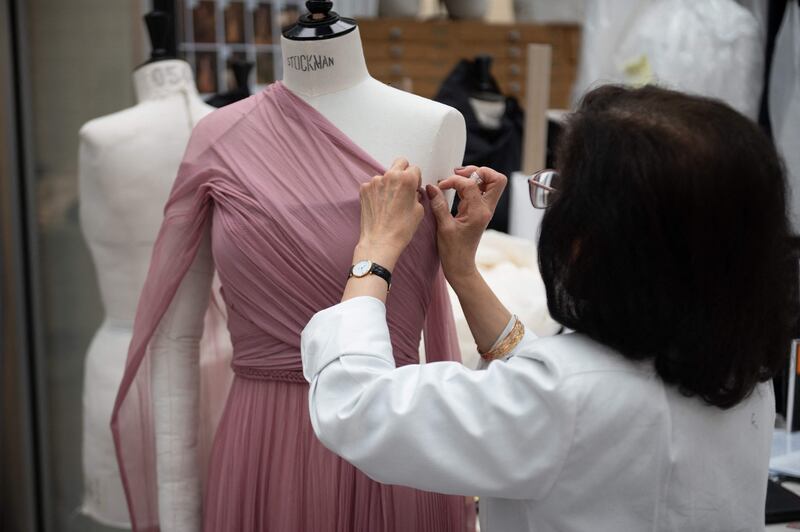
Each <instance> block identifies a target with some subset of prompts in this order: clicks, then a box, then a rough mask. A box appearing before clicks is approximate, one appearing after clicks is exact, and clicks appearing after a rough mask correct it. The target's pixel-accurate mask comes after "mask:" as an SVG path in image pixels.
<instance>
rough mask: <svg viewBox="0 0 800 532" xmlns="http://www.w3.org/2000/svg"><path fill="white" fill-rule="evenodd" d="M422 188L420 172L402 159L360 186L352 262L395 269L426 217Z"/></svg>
mask: <svg viewBox="0 0 800 532" xmlns="http://www.w3.org/2000/svg"><path fill="white" fill-rule="evenodd" d="M421 185H422V172H421V171H420V169H419V168H417V167H416V166H413V165H409V163H408V161H407V160H405V159H403V158H400V159H397V160H395V161H394V163H392V166H391V167H390V168H389V169H388V170H387V171H386V173H385V174H383V175H382V176H380V175H379V176H375V177H373V178H372V179H371V180H370V181H368V182H366V183H363V184H362V185H361V193H360V196H361V237H360V239H359V241H358V246H357V247H356V250H355V256H354V261H358V260H364V259H366V260H371V261H373V262H376V263H378V264H380V265H381V266H383V267H384V268H388V269H389V270H392V269H393V268H394V266H395V264H396V263H397V259H398V258H399V257H400V254H401V253H402V252H403V250H404V249H405V248H406V246H407V245H408V243H409V242H411V238H412V237H413V236H414V233H415V232H416V230H417V227H419V224H420V222H421V221H422V218H423V216H424V214H425V212H424V208H423V207H422V204H421V203H420V192H419V190H420V186H421Z"/></svg>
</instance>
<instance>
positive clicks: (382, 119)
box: [153, 28, 466, 532]
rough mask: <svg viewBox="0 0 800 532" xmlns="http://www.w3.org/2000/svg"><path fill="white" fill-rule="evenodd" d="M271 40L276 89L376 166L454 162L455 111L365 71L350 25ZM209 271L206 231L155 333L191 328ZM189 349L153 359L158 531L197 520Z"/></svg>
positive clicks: (431, 178) (440, 168) (444, 169)
mask: <svg viewBox="0 0 800 532" xmlns="http://www.w3.org/2000/svg"><path fill="white" fill-rule="evenodd" d="M281 48H282V53H283V62H284V80H283V83H284V85H285V86H286V88H288V89H289V90H290V91H292V92H293V93H295V94H296V95H298V96H299V97H301V98H302V99H304V100H305V101H306V102H308V103H309V104H310V105H312V106H313V107H314V108H316V109H317V110H318V111H319V112H320V113H321V114H322V115H324V116H325V117H326V118H328V119H329V120H330V121H331V122H332V123H333V124H334V125H335V126H336V127H337V128H339V129H341V131H342V132H344V133H345V134H346V135H347V136H349V137H350V138H351V139H352V140H353V141H354V142H355V143H356V144H358V145H359V146H360V147H361V148H363V149H364V150H365V151H366V152H367V153H369V154H370V155H371V156H373V158H375V159H376V160H377V161H378V162H379V163H381V164H382V165H384V166H389V165H390V164H391V162H392V161H393V160H394V159H395V158H396V157H400V156H402V157H406V158H407V159H408V160H409V161H411V162H412V164H415V165H417V166H419V167H420V168H421V169H422V176H423V181H424V182H426V183H436V181H437V180H439V179H443V178H445V177H447V176H449V175H451V174H452V171H453V168H454V167H456V166H460V165H461V162H462V157H463V154H464V146H465V142H466V129H465V125H464V119H463V117H462V116H461V114H460V113H459V112H458V111H456V110H454V109H452V108H450V107H447V106H445V105H443V104H440V103H437V102H433V101H430V100H426V99H424V98H421V97H419V96H415V95H413V94H409V93H406V92H403V91H400V90H398V89H394V88H392V87H388V86H386V85H384V84H382V83H380V82H378V81H376V80H374V79H373V78H372V77H370V75H369V72H367V68H366V63H365V61H364V53H363V50H362V47H361V39H360V37H359V33H358V29H357V28H356V29H354V30H352V31H350V32H348V33H345V34H344V35H340V36H335V37H330V38H326V39H320V40H304V41H300V40H292V39H289V38H285V37H284V38H283V39H282V40H281ZM212 270H213V264H212V257H211V254H210V253H209V251H208V237H206V240H205V243H204V244H203V246H201V249H200V251H199V253H198V256H197V258H196V259H195V261H194V262H193V264H192V266H191V268H190V270H189V273H188V274H187V276H186V277H185V278H184V280H183V281H182V283H181V285H180V287H179V289H178V293H177V294H176V296H175V299H174V300H173V303H172V304H171V306H170V308H169V310H168V311H167V316H166V317H165V318H164V320H163V321H162V325H161V326H160V327H159V330H158V335H159V338H196V337H197V336H198V331H199V330H200V329H201V326H202V323H201V321H202V320H201V318H202V316H201V314H200V313H198V312H197V310H196V309H197V305H196V304H195V301H199V300H201V299H202V298H203V297H204V296H205V294H207V293H208V284H209V282H210V277H209V276H208V274H207V272H210V271H212ZM162 345H164V347H165V348H167V347H169V345H167V344H162ZM176 345H177V343H176ZM182 345H183V346H185V345H186V344H185V343H184V344H182ZM159 350H160V348H159ZM193 352H196V349H195V350H194V351H193V350H192V349H189V348H186V349H172V348H169V349H168V352H164V353H163V354H162V356H160V357H158V358H161V359H163V360H162V361H161V362H159V363H158V364H155V365H154V368H153V381H154V388H153V395H154V402H155V408H154V412H155V425H156V452H157V456H158V461H157V476H158V487H159V493H158V507H159V519H160V526H161V530H162V531H163V532H173V531H190V532H196V531H199V530H200V529H201V496H200V493H201V490H200V475H199V473H198V467H197V463H198V458H197V446H196V443H195V440H196V435H195V434H194V432H193V431H194V428H193V427H194V426H195V425H196V414H195V413H196V411H197V408H196V407H195V406H194V405H195V404H196V401H197V393H196V391H195V390H193V389H192V388H191V386H192V383H194V382H196V380H197V378H196V372H197V362H196V357H195V356H194V355H193ZM176 390H177V392H176ZM276 489H280V487H277V488H276Z"/></svg>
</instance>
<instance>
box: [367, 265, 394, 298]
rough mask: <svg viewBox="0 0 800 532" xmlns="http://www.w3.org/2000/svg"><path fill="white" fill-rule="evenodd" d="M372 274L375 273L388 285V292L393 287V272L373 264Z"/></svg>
mask: <svg viewBox="0 0 800 532" xmlns="http://www.w3.org/2000/svg"><path fill="white" fill-rule="evenodd" d="M369 271H370V273H374V274H375V275H377V276H378V277H380V278H381V279H383V280H384V281H386V284H387V285H388V286H387V287H386V290H387V291H388V290H389V289H390V288H391V287H392V272H390V271H389V270H387V269H386V268H384V267H383V266H381V265H380V264H375V263H374V262H373V263H372V268H370V270H369Z"/></svg>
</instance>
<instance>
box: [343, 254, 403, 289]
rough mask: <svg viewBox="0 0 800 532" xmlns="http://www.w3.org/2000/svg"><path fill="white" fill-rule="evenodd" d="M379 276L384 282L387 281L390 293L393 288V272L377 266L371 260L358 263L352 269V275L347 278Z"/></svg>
mask: <svg viewBox="0 0 800 532" xmlns="http://www.w3.org/2000/svg"><path fill="white" fill-rule="evenodd" d="M370 274H373V275H377V276H378V277H380V278H381V279H383V280H384V281H386V284H387V287H386V291H387V292H388V291H389V289H390V288H391V287H392V272H390V271H389V270H387V269H386V268H384V267H383V266H381V265H379V264H375V263H374V262H372V261H371V260H362V261H359V262H356V263H355V264H353V265H352V266H351V267H350V275H348V276H347V278H348V279H349V278H351V277H358V278H361V277H366V276H367V275H370Z"/></svg>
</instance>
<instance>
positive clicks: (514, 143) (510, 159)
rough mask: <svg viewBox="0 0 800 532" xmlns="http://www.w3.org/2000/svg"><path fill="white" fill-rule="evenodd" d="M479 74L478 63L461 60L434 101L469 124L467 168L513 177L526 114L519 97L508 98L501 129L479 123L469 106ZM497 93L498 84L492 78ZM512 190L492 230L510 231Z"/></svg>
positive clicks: (500, 204)
mask: <svg viewBox="0 0 800 532" xmlns="http://www.w3.org/2000/svg"><path fill="white" fill-rule="evenodd" d="M476 79H477V73H476V71H475V63H474V62H472V61H469V60H467V59H462V60H461V61H460V62H459V63H458V65H456V67H455V68H454V69H453V71H452V72H450V74H449V75H448V76H447V78H445V80H444V82H442V86H441V87H440V88H439V92H438V93H437V94H436V97H435V98H434V99H435V100H436V101H438V102H442V103H443V104H445V105H449V106H451V107H455V108H456V109H458V110H459V111H460V112H461V114H462V115H464V121H465V122H466V125H467V147H466V149H465V151H464V165H470V164H474V165H476V166H489V167H491V168H494V169H495V170H497V171H498V172H500V173H503V174H505V175H506V176H508V177H511V173H512V172H516V171H518V170H519V169H520V168H521V167H522V135H523V127H524V122H525V115H524V113H523V111H522V108H521V107H520V106H519V103H518V102H517V100H516V98H513V97H506V98H505V111H504V112H503V114H502V116H501V118H500V123H499V126H498V127H496V128H490V127H485V126H484V125H482V124H481V122H480V121H479V120H478V117H477V115H476V113H475V110H474V108H473V106H472V104H471V103H470V96H471V94H472V92H473V91H474V90H475V80H476ZM491 81H492V83H494V85H495V87H496V89H497V91H498V92H499V87H497V82H496V81H494V80H493V79H492V80H491ZM508 207H509V190H508V189H506V191H505V192H504V193H503V195H502V196H501V197H500V201H499V202H498V204H497V209H496V210H495V213H494V217H493V218H492V221H491V222H490V223H489V229H496V230H497V231H503V232H504V233H507V232H508Z"/></svg>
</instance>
